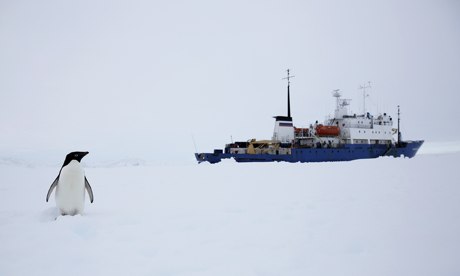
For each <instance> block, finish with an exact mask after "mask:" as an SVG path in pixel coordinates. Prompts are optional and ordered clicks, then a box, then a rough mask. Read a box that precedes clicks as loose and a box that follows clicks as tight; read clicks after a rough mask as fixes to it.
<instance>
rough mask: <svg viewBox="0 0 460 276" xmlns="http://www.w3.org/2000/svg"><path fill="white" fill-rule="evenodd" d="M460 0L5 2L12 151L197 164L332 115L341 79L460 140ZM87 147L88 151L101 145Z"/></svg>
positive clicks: (356, 102) (423, 133)
mask: <svg viewBox="0 0 460 276" xmlns="http://www.w3.org/2000/svg"><path fill="white" fill-rule="evenodd" d="M458 49H460V2H458V1H454V0H451V1H448V0H441V1H345V2H344V1H250V2H248V1H230V2H221V1H110V2H106V1H0V131H1V133H2V137H1V139H0V155H2V156H12V157H17V158H26V159H27V158H37V159H48V160H53V161H55V160H57V161H58V162H61V161H62V159H63V157H64V155H65V154H66V153H67V152H69V151H72V150H88V151H90V152H91V154H90V156H91V158H93V159H99V160H104V159H111V158H127V157H129V158H141V159H145V160H151V161H157V162H188V161H192V160H193V152H194V151H195V148H194V143H193V139H192V137H194V139H195V141H196V146H197V147H198V150H199V151H211V150H212V149H214V148H219V147H223V145H224V144H225V143H228V142H229V141H230V139H233V140H247V139H250V138H259V139H264V138H271V136H272V131H273V118H272V116H275V115H285V114H286V112H287V111H286V81H285V80H282V78H283V77H285V76H286V69H287V68H290V69H291V70H292V71H291V72H292V75H295V77H294V78H293V79H292V82H291V101H292V103H291V111H292V116H293V118H294V124H295V125H297V126H306V125H309V124H310V123H311V122H314V121H315V120H320V121H321V120H324V118H325V116H326V115H328V114H331V113H332V112H333V108H334V99H333V98H332V97H331V91H332V90H333V89H340V90H341V91H342V93H343V96H344V97H345V98H350V99H353V101H352V106H351V109H352V111H353V112H356V113H359V112H361V110H362V105H363V103H362V91H361V90H359V89H358V87H359V86H360V85H364V84H366V83H368V81H370V82H371V86H372V88H371V89H369V90H368V91H367V92H368V94H369V97H368V98H367V101H366V107H367V108H368V110H369V111H371V112H373V113H377V112H387V113H390V114H391V115H392V116H393V117H396V110H397V105H400V106H401V119H402V132H403V138H405V139H424V140H427V141H459V140H460V131H459V129H458V127H456V126H457V120H458V119H459V118H460V116H459V111H458V110H457V105H458V103H459V102H460V96H459V93H458V92H457V91H458V88H459V87H460V77H459V76H460V74H459V73H460V51H459V50H458ZM90 156H88V157H90Z"/></svg>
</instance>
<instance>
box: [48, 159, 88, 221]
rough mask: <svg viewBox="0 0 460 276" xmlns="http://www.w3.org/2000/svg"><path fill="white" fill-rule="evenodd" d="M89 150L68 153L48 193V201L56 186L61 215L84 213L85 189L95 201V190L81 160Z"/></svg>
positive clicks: (57, 203)
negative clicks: (87, 177)
mask: <svg viewBox="0 0 460 276" xmlns="http://www.w3.org/2000/svg"><path fill="white" fill-rule="evenodd" d="M87 154H88V152H86V151H85V152H81V151H75V152H71V153H69V154H67V156H66V158H65V160H64V164H63V165H62V167H61V170H60V171H59V174H58V176H57V177H56V179H55V180H54V181H53V183H52V184H51V187H50V188H49V190H48V194H47V195H46V202H48V199H49V197H50V195H51V193H52V192H53V190H54V188H56V193H55V196H56V205H57V207H58V208H59V211H60V212H61V215H63V216H65V215H71V216H73V215H76V214H82V213H83V209H84V207H85V189H86V191H87V192H88V195H89V200H90V202H91V203H93V201H94V197H93V190H92V189H91V186H90V185H89V182H88V179H86V176H85V172H84V170H83V167H82V166H81V164H80V161H81V159H82V158H83V157H85V155H87Z"/></svg>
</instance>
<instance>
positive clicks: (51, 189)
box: [46, 175, 59, 202]
mask: <svg viewBox="0 0 460 276" xmlns="http://www.w3.org/2000/svg"><path fill="white" fill-rule="evenodd" d="M58 182H59V175H58V176H57V177H56V179H55V180H54V181H53V183H52V184H51V186H50V188H49V190H48V194H47V195H46V202H48V199H49V198H50V195H51V193H52V192H53V190H54V188H56V185H57V184H58Z"/></svg>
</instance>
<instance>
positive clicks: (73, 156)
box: [63, 151, 89, 166]
mask: <svg viewBox="0 0 460 276" xmlns="http://www.w3.org/2000/svg"><path fill="white" fill-rule="evenodd" d="M88 153H89V152H87V151H74V152H71V153H69V154H67V156H66V157H65V161H64V165H63V166H65V165H67V164H69V163H70V161H72V160H76V161H78V162H80V161H81V159H82V158H83V157H85V155H87V154H88Z"/></svg>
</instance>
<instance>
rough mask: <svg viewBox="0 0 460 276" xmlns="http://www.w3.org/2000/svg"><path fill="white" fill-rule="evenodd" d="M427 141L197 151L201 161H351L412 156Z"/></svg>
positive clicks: (197, 157)
mask: <svg viewBox="0 0 460 276" xmlns="http://www.w3.org/2000/svg"><path fill="white" fill-rule="evenodd" d="M422 144H423V141H406V142H402V143H401V144H400V145H397V146H396V145H393V146H390V147H388V146H387V145H369V144H359V145H357V144H349V145H344V146H343V147H340V148H292V149H291V154H279V155H275V154H239V153H223V152H222V151H215V153H195V158H196V160H197V161H198V163H201V162H209V163H211V164H214V163H218V162H220V161H221V160H222V159H229V158H233V159H235V161H237V162H274V161H277V162H280V161H284V162H291V163H295V162H301V163H305V162H334V161H351V160H356V159H370V158H377V157H380V156H393V157H401V156H404V157H408V158H412V157H414V156H415V155H416V154H417V151H418V150H419V148H420V147H421V146H422Z"/></svg>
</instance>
